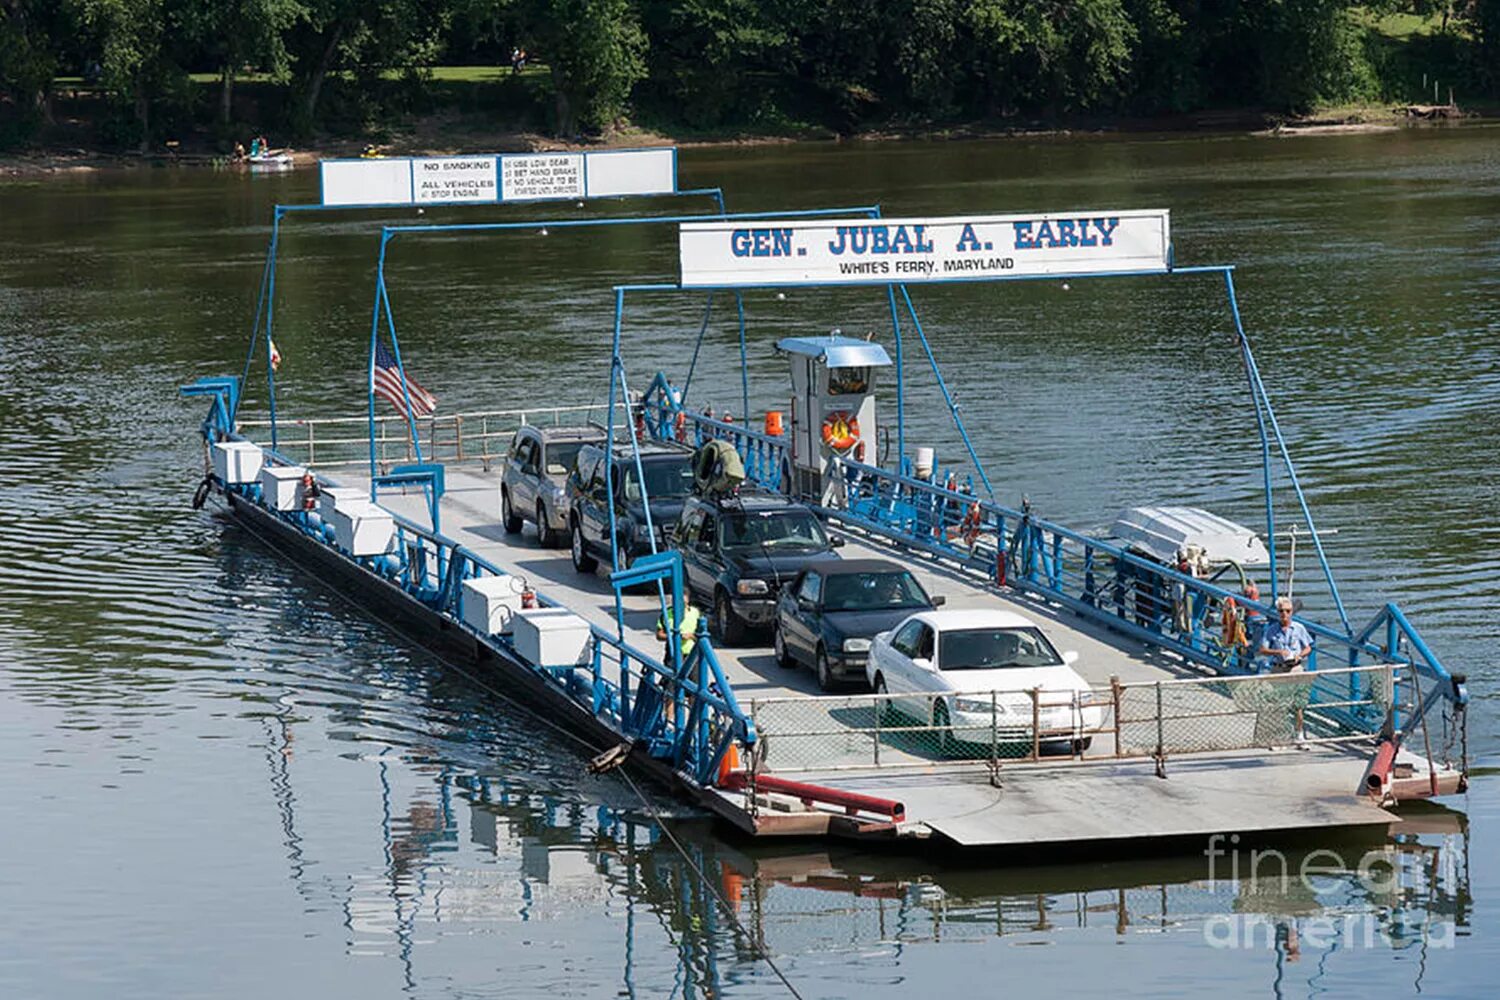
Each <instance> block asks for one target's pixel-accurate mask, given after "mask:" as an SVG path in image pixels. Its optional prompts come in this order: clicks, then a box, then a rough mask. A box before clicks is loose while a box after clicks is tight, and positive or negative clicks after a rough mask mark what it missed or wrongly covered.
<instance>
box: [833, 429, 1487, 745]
mask: <svg viewBox="0 0 1500 1000" xmlns="http://www.w3.org/2000/svg"><path fill="white" fill-rule="evenodd" d="M832 467H833V468H834V469H835V470H836V471H837V473H838V474H839V475H841V476H842V479H843V484H842V487H841V488H839V489H836V490H834V501H833V503H832V505H831V506H830V507H829V508H827V509H826V513H827V514H829V515H830V516H832V517H834V518H836V519H838V520H840V521H843V522H845V523H848V524H851V525H855V526H858V527H860V528H862V529H864V530H867V531H870V532H872V533H875V534H878V535H881V536H884V537H887V538H890V539H892V540H895V541H898V542H900V543H902V544H903V545H906V546H910V547H912V548H916V549H919V550H922V551H925V552H928V553H930V554H932V555H936V556H940V557H943V558H944V559H947V560H949V561H951V562H953V563H956V564H957V565H958V566H960V567H961V568H963V569H964V570H966V571H968V572H969V573H972V574H976V575H979V576H983V577H985V578H987V579H989V580H990V581H992V582H994V583H997V584H1001V585H1006V586H1010V587H1014V588H1015V589H1017V590H1020V591H1023V592H1026V593H1030V594H1033V595H1035V596H1037V597H1041V598H1043V599H1045V600H1047V601H1051V602H1054V603H1058V604H1061V605H1063V606H1065V607H1067V608H1069V609H1071V610H1073V611H1075V612H1077V613H1078V614H1080V615H1081V616H1083V617H1084V618H1087V619H1090V620H1092V621H1095V622H1098V623H1100V624H1103V625H1106V626H1108V627H1109V628H1111V629H1114V630H1116V631H1118V632H1122V633H1124V634H1126V635H1129V636H1132V637H1133V638H1136V639H1140V640H1142V641H1145V642H1147V643H1150V644H1152V645H1154V646H1158V647H1160V648H1163V649H1167V650H1170V651H1172V652H1174V653H1177V654H1178V655H1180V656H1182V657H1183V658H1184V659H1186V660H1189V661H1191V662H1193V663H1196V664H1199V665H1201V666H1204V667H1207V668H1209V669H1210V670H1212V671H1214V672H1216V673H1225V674H1244V673H1251V672H1256V671H1257V670H1258V668H1259V666H1260V665H1259V664H1258V663H1257V661H1256V658H1255V656H1254V655H1253V652H1252V650H1253V649H1254V643H1255V640H1256V639H1257V638H1258V625H1259V624H1261V623H1264V622H1266V621H1269V620H1270V619H1271V617H1273V609H1272V608H1271V607H1270V606H1269V605H1267V604H1263V603H1260V602H1259V601H1254V600H1250V599H1248V598H1247V597H1246V596H1245V595H1244V594H1243V593H1240V592H1236V591H1232V590H1228V589H1226V588H1224V587H1221V586H1219V585H1217V584H1215V583H1213V582H1211V581H1209V580H1203V579H1199V578H1196V577H1193V576H1190V575H1188V574H1185V573H1181V572H1178V571H1177V570H1175V569H1173V568H1171V567H1168V566H1164V565H1162V564H1161V563H1157V562H1154V561H1152V560H1150V559H1148V558H1145V557H1143V556H1139V555H1137V554H1135V553H1133V552H1129V551H1126V550H1125V549H1122V548H1120V547H1119V546H1117V545H1114V544H1111V543H1110V542H1107V541H1104V540H1102V539H1099V538H1092V537H1089V536H1087V535H1083V534H1080V533H1078V532H1075V531H1071V530H1069V529H1067V528H1064V527H1061V526H1060V525H1057V524H1053V523H1051V522H1049V521H1045V520H1043V519H1041V518H1039V517H1037V516H1036V515H1035V514H1033V513H1031V512H1030V511H1018V510H1013V509H1011V508H1008V507H1003V506H1001V505H999V504H996V503H993V502H991V501H988V500H983V499H980V498H979V497H977V496H975V495H973V494H972V493H967V492H963V491H960V490H954V489H947V488H944V487H942V486H939V485H936V484H935V483H932V482H928V481H926V480H922V479H916V478H913V477H910V476H903V475H897V474H894V473H891V472H887V471H885V470H881V469H877V468H874V467H872V466H869V465H864V464H861V463H858V462H854V461H850V460H846V459H838V458H835V459H834V460H833V466H832ZM1231 602H1232V603H1231ZM1226 608H1233V609H1234V611H1233V614H1234V615H1235V616H1236V617H1237V618H1238V619H1239V620H1240V621H1241V622H1242V623H1244V624H1246V625H1248V626H1249V628H1248V629H1247V632H1248V638H1249V640H1250V641H1249V642H1244V641H1237V640H1238V636H1237V635H1236V634H1235V633H1234V631H1233V630H1232V629H1228V630H1226V628H1225V622H1224V618H1225V609H1226ZM1302 622H1303V624H1304V625H1305V626H1306V627H1307V629H1308V631H1309V632H1310V633H1312V635H1313V636H1314V637H1315V640H1316V641H1315V643H1314V650H1313V652H1312V655H1311V657H1310V658H1309V662H1308V669H1309V670H1316V669H1317V667H1318V663H1319V661H1320V659H1321V660H1322V661H1324V662H1325V663H1326V662H1327V661H1328V660H1329V659H1330V658H1332V660H1333V663H1332V664H1331V665H1332V666H1340V667H1358V666H1364V665H1372V664H1386V663H1390V664H1396V665H1410V667H1411V670H1410V671H1409V672H1408V671H1403V672H1402V673H1401V674H1400V676H1401V677H1403V678H1405V677H1408V676H1414V681H1403V682H1402V683H1401V684H1400V685H1398V692H1397V697H1395V698H1394V699H1393V710H1394V715H1393V719H1392V721H1393V724H1394V725H1395V726H1396V727H1397V728H1402V727H1403V726H1404V727H1406V728H1411V727H1413V726H1415V725H1416V724H1417V722H1418V720H1417V719H1416V718H1415V717H1414V715H1413V714H1412V713H1414V712H1416V711H1417V710H1418V707H1419V706H1420V707H1421V708H1422V709H1425V710H1430V709H1431V707H1432V705H1433V704H1435V703H1438V702H1440V701H1442V700H1444V699H1446V700H1447V701H1448V702H1450V703H1452V704H1455V705H1459V706H1461V705H1463V704H1465V703H1466V702H1467V698H1468V696H1467V692H1466V691H1465V690H1464V686H1463V683H1462V681H1461V680H1455V678H1454V677H1453V675H1451V674H1450V673H1449V672H1448V670H1447V669H1446V668H1445V667H1444V666H1443V664H1442V663H1441V661H1439V659H1438V658H1437V656H1436V655H1435V654H1434V653H1433V652H1432V650H1431V649H1430V648H1429V647H1428V645H1427V644H1426V642H1424V641H1423V640H1422V638H1421V636H1420V634H1419V633H1418V632H1417V630H1416V628H1415V626H1413V625H1412V624H1411V623H1410V622H1409V621H1408V620H1407V619H1406V617H1405V616H1404V615H1402V614H1401V612H1400V610H1399V609H1397V608H1396V607H1395V605H1388V606H1387V608H1386V609H1385V610H1384V611H1382V612H1381V613H1380V614H1379V615H1377V616H1376V619H1375V621H1373V622H1372V623H1371V624H1370V625H1369V626H1368V627H1367V628H1366V629H1365V630H1364V632H1362V633H1360V634H1359V635H1358V636H1356V637H1350V636H1348V635H1346V634H1345V633H1344V632H1342V631H1340V630H1336V629H1332V628H1329V627H1327V626H1325V625H1321V624H1319V623H1317V622H1314V621H1308V620H1305V619H1303V620H1302ZM1377 635H1378V638H1377ZM1407 650H1409V652H1407ZM1423 680H1425V681H1427V682H1429V685H1430V688H1424V690H1423V691H1422V692H1417V691H1415V690H1412V689H1411V685H1412V683H1413V682H1415V683H1420V682H1421V681H1423ZM1365 721H1366V722H1367V723H1369V724H1372V725H1373V727H1374V728H1377V729H1378V727H1379V726H1380V725H1381V724H1383V723H1384V721H1385V720H1384V719H1383V718H1382V719H1372V720H1365Z"/></svg>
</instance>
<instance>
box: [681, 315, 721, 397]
mask: <svg viewBox="0 0 1500 1000" xmlns="http://www.w3.org/2000/svg"><path fill="white" fill-rule="evenodd" d="M713 311H714V293H713V292H709V293H708V302H707V303H705V304H704V306H703V322H702V324H700V325H699V327H698V342H697V343H696V344H694V345H693V360H692V361H691V362H689V363H688V373H687V381H685V382H683V383H682V394H681V396H680V397H679V398H678V400H677V403H678V405H679V406H686V405H687V394H688V389H689V388H690V387H691V386H692V384H693V372H694V371H696V370H697V368H698V352H699V351H701V350H702V349H703V336H704V334H706V333H708V320H709V317H710V316H712V315H713Z"/></svg>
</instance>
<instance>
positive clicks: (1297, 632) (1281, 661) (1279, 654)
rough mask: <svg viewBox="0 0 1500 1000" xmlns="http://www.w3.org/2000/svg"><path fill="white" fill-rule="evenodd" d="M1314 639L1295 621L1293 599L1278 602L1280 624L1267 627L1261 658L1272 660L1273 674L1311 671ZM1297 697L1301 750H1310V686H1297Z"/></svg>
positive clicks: (1298, 733)
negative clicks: (1305, 711)
mask: <svg viewBox="0 0 1500 1000" xmlns="http://www.w3.org/2000/svg"><path fill="white" fill-rule="evenodd" d="M1312 645H1313V643H1312V636H1311V635H1309V634H1308V631H1307V626H1305V625H1303V624H1302V623H1301V622H1299V621H1293V620H1292V600H1291V598H1289V597H1278V598H1277V599H1276V621H1274V622H1271V623H1270V624H1269V625H1267V626H1266V631H1265V633H1264V634H1263V635H1262V636H1261V639H1260V649H1259V655H1261V656H1265V657H1270V660H1271V673H1273V674H1291V673H1301V672H1303V671H1304V670H1305V669H1306V668H1307V658H1308V656H1310V655H1311V654H1312ZM1296 687H1297V690H1296V692H1294V696H1293V699H1292V701H1293V708H1294V710H1295V713H1296V718H1297V739H1296V743H1297V749H1299V750H1306V749H1307V730H1306V728H1305V727H1304V726H1303V720H1302V708H1303V706H1304V705H1305V704H1306V701H1307V696H1308V695H1309V694H1310V693H1311V691H1310V690H1308V689H1307V688H1308V686H1307V685H1304V684H1300V683H1299V684H1297V685H1296Z"/></svg>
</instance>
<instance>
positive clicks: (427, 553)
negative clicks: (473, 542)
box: [206, 414, 755, 786]
mask: <svg viewBox="0 0 1500 1000" xmlns="http://www.w3.org/2000/svg"><path fill="white" fill-rule="evenodd" d="M215 416H216V414H212V415H211V417H210V421H209V422H208V425H207V426H209V427H211V433H209V434H208V435H207V436H206V439H207V440H208V441H210V442H212V441H218V440H245V439H244V438H240V437H239V436H238V435H232V434H227V433H225V432H224V430H223V428H222V427H220V426H218V424H219V421H218V420H216V419H214V417H215ZM265 457H266V460H267V461H268V462H270V463H271V464H280V465H292V464H294V463H291V462H289V461H287V460H286V459H285V458H284V457H283V456H281V455H279V454H278V453H276V452H275V451H272V450H270V449H266V450H265ZM335 485H337V484H334V483H331V482H328V481H327V480H322V479H320V481H319V486H320V488H326V487H330V486H335ZM219 486H220V487H221V488H222V489H223V490H224V491H225V492H227V493H234V494H235V495H237V496H238V497H239V498H240V499H242V500H245V501H248V502H250V503H254V504H256V505H257V506H258V507H259V508H260V509H261V510H262V511H263V512H264V513H265V514H267V515H268V516H271V517H274V518H276V519H278V520H279V521H281V522H282V523H283V524H284V525H286V526H287V527H289V528H292V529H293V530H296V531H298V532H300V533H301V534H303V535H304V536H306V537H307V538H308V539H310V540H312V541H314V542H315V543H319V544H322V545H326V546H328V547H329V548H332V549H335V550H336V551H339V552H340V555H342V556H343V557H344V558H346V559H348V560H349V561H350V562H352V563H355V564H357V565H358V566H360V567H361V568H362V569H364V570H365V571H366V572H368V573H370V574H372V575H373V576H375V577H378V578H380V579H381V580H384V581H386V582H387V583H390V584H392V585H394V586H396V587H398V588H400V589H401V591H402V592H403V593H405V594H407V595H408V596H409V597H411V598H412V599H414V600H416V601H418V602H420V603H421V604H422V605H424V606H425V607H427V608H429V609H430V610H432V611H435V612H437V613H438V614H441V615H442V616H444V618H446V619H448V620H449V621H450V622H452V623H453V624H454V625H456V626H458V627H460V628H463V629H464V630H465V631H467V632H469V633H470V634H471V635H473V636H474V637H475V639H476V640H478V641H479V642H481V643H483V644H485V645H487V646H489V647H491V648H492V649H494V650H496V651H497V652H500V653H503V654H504V655H505V656H506V657H507V658H508V659H510V660H513V661H514V662H516V663H520V664H523V665H524V666H525V667H526V668H528V669H530V670H531V671H532V672H533V673H535V674H537V675H538V676H539V677H541V678H542V679H543V680H544V681H545V682H547V683H548V684H550V685H552V686H553V687H555V688H557V689H558V690H560V691H562V692H563V693H565V694H566V695H567V696H568V697H570V698H571V699H572V700H573V701H574V702H575V703H577V704H578V705H579V707H580V708H582V709H583V710H585V711H587V712H588V713H589V714H591V715H593V716H594V717H595V718H597V719H600V720H601V721H603V722H605V723H606V724H608V725H609V726H611V727H612V728H613V729H614V730H615V731H616V732H618V733H619V734H620V736H621V737H622V738H623V739H625V740H629V741H632V742H635V743H636V744H638V745H640V746H642V747H644V748H645V749H646V750H647V752H648V753H650V755H651V756H652V757H655V758H657V759H659V760H663V761H666V762H669V763H670V764H672V766H673V767H675V768H676V769H678V770H679V771H683V772H686V773H687V774H688V775H689V776H690V777H691V778H692V779H693V780H694V781H696V782H697V783H699V784H700V785H703V786H711V785H713V784H714V783H715V782H716V780H717V777H718V773H719V768H720V764H721V762H722V761H723V759H724V757H725V756H726V755H727V754H728V753H729V750H730V747H731V746H733V745H735V744H738V745H740V746H743V747H745V748H746V749H747V750H748V749H749V748H750V747H752V746H753V745H754V743H755V726H754V724H753V722H752V721H751V720H750V717H749V715H747V714H746V713H745V712H744V711H743V710H741V708H740V706H739V703H738V701H737V700H736V698H735V695H734V691H733V689H732V688H731V687H730V685H729V682H728V680H727V678H726V677H725V676H724V673H723V670H722V668H721V667H720V665H719V662H718V657H717V656H716V655H715V653H714V649H713V642H712V640H711V639H710V638H709V636H708V635H706V634H702V633H700V634H699V635H698V637H697V641H696V643H694V645H693V649H692V652H691V653H690V654H689V655H688V656H686V657H684V659H683V667H682V672H681V673H680V674H675V675H674V674H673V672H672V670H671V669H670V668H668V667H666V666H665V665H663V663H662V662H661V660H659V659H657V658H656V657H653V656H651V655H649V654H648V653H645V652H643V651H642V650H640V649H637V648H635V647H634V646H632V645H630V644H629V643H627V642H626V641H624V640H623V639H622V638H618V637H616V636H614V635H611V634H609V633H608V632H606V631H604V630H603V629H600V628H598V627H597V626H594V625H592V624H591V625H590V626H589V628H590V632H591V646H590V650H589V653H588V656H587V658H586V660H584V661H580V662H578V663H571V664H560V665H559V664H536V663H530V662H528V661H526V659H525V658H524V657H522V656H521V655H520V653H519V652H518V651H517V650H516V648H515V646H514V645H513V644H512V642H511V640H510V639H509V637H507V636H503V635H495V634H488V633H484V632H480V631H477V630H475V629H473V628H472V627H470V626H469V625H468V623H466V622H465V621H464V620H463V616H462V614H461V613H460V603H459V602H460V598H461V595H462V590H463V582H464V581H465V580H469V579H475V578H479V577H484V576H496V575H501V574H502V573H504V571H503V570H501V569H500V568H499V567H497V566H495V565H494V564H493V563H491V562H489V561H487V560H486V559H484V558H483V557H482V556H479V555H478V554H476V553H474V552H472V551H470V550H469V549H466V548H464V547H463V546H462V545H460V544H459V543H458V542H455V541H454V540H452V539H451V538H448V537H446V536H444V535H442V534H440V533H439V532H437V531H433V530H432V529H429V528H425V527H423V526H421V525H419V524H416V523H415V522H413V521H410V520H408V519H407V518H404V517H402V516H400V515H398V514H394V513H393V514H392V519H393V522H394V526H395V542H394V547H393V550H391V551H388V552H387V553H385V554H383V555H379V556H358V557H356V556H351V555H349V554H348V553H345V552H342V550H338V548H337V542H336V540H335V534H334V531H333V527H332V525H329V524H327V523H326V522H324V521H323V520H322V519H321V518H320V517H319V515H318V514H317V513H316V512H313V511H300V510H299V511H279V510H275V509H272V508H271V507H269V506H267V505H266V504H265V503H264V500H263V497H262V495H261V488H260V485H259V484H258V483H250V484H243V485H235V484H224V483H220V484H219ZM536 596H537V602H538V605H539V606H541V607H563V605H561V604H560V603H558V602H556V601H553V600H551V599H549V598H548V597H547V596H546V595H545V594H542V593H537V595H536Z"/></svg>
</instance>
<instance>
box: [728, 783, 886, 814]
mask: <svg viewBox="0 0 1500 1000" xmlns="http://www.w3.org/2000/svg"><path fill="white" fill-rule="evenodd" d="M749 783H750V778H749V776H748V775H746V774H745V772H743V771H732V772H730V773H729V774H728V775H726V776H725V779H724V780H723V781H721V782H720V783H719V784H720V787H722V788H727V789H729V790H730V791H739V790H740V789H743V788H745V787H746V786H747V785H749ZM755 788H756V791H761V792H779V793H780V794H782V795H791V796H795V797H796V798H799V799H801V800H802V802H803V803H804V804H806V805H811V804H812V803H814V802H822V803H826V804H828V805H831V806H842V807H843V808H844V811H845V812H846V813H849V814H850V815H853V814H854V813H856V812H867V813H875V814H876V815H879V816H889V817H890V818H891V820H892V822H895V823H904V822H906V806H905V805H903V804H902V803H900V802H896V801H895V800H893V799H878V798H876V797H875V796H873V795H861V794H859V793H858V792H846V791H844V790H843V789H841V788H829V787H827V786H826V785H809V784H807V783H806V782H802V781H790V780H788V779H786V778H775V777H772V776H770V775H766V774H763V775H761V776H760V777H758V778H756V779H755Z"/></svg>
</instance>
